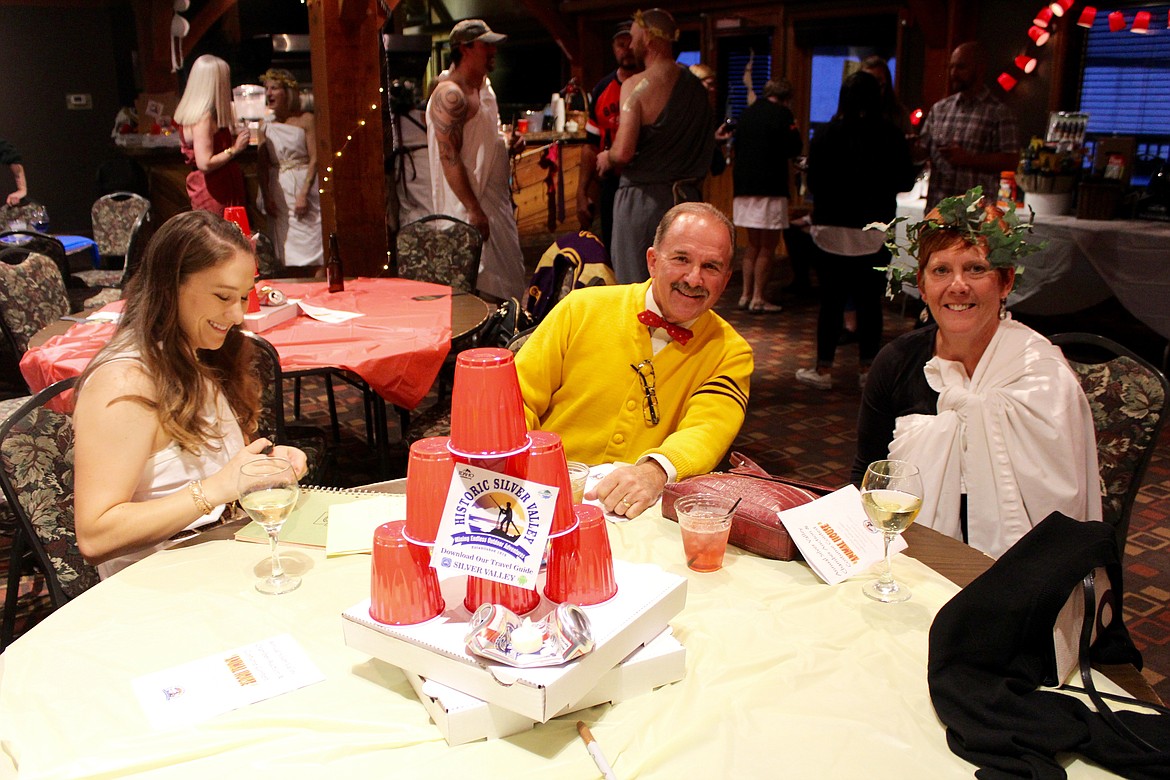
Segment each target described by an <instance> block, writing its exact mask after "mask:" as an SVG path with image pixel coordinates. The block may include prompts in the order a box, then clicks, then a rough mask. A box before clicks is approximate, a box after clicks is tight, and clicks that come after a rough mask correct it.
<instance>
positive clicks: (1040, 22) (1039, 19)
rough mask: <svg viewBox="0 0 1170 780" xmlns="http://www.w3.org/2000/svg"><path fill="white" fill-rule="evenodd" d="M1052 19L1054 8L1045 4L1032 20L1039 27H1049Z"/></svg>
mask: <svg viewBox="0 0 1170 780" xmlns="http://www.w3.org/2000/svg"><path fill="white" fill-rule="evenodd" d="M1051 21H1052V9H1051V8H1049V7H1048V6H1044V7H1043V8H1041V9H1040V10H1039V11H1037V12H1036V18H1035V19H1033V20H1032V24H1034V25H1036V26H1037V27H1047V26H1048V23H1049V22H1051Z"/></svg>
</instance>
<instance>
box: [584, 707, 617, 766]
mask: <svg viewBox="0 0 1170 780" xmlns="http://www.w3.org/2000/svg"><path fill="white" fill-rule="evenodd" d="M577 733H578V734H580V735H581V739H582V740H584V742H585V749H586V750H588V751H589V755H591V756H593V763H595V764H597V769H598V771H600V772H601V775H602V777H604V778H605V780H617V775H615V774H614V773H613V770H612V769H610V768H609V762H608V761H606V760H605V754H604V753H602V752H601V745H598V744H597V740H596V739H594V738H593V732H592V731H590V730H589V727H588V726H586V725H585V721H583V720H579V721H577Z"/></svg>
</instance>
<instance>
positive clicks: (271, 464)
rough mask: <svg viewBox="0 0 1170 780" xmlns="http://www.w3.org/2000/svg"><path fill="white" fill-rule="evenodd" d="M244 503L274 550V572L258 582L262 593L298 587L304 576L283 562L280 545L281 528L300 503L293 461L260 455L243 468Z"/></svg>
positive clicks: (244, 506)
mask: <svg viewBox="0 0 1170 780" xmlns="http://www.w3.org/2000/svg"><path fill="white" fill-rule="evenodd" d="M239 488H240V506H242V507H243V508H244V511H246V512H247V513H248V516H249V517H251V518H252V519H253V520H255V521H256V522H257V523H259V524H260V525H261V526H263V527H264V530H265V531H267V532H268V544H269V548H270V550H271V552H272V573H271V574H270V575H269V576H268V577H265V578H264V579H262V580H260V581H259V582H257V583H256V590H258V591H260V592H261V593H268V594H273V595H275V594H279V593H288V592H289V591H293V590H296V589H297V587H298V586H299V585H300V584H301V578H300V577H293V576H291V575H289V574H287V573H285V571H284V567H282V566H281V565H280V554H279V553H278V552H277V544H278V542H279V541H280V539H279V537H280V527H281V526H282V525H284V521H285V520H287V519H288V516H289V514H290V513H291V512H292V510H293V507H294V506H296V504H297V498H298V497H299V496H300V492H301V489H300V487H299V486H298V485H297V475H296V472H295V471H293V467H292V464H291V463H289V462H288V461H287V460H285V459H284V458H260V459H258V460H254V461H252V462H251V463H245V464H244V465H243V466H241V467H240V477H239Z"/></svg>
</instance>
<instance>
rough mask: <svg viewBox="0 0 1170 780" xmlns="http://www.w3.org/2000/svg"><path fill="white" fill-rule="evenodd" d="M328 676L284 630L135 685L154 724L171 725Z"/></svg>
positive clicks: (147, 677)
mask: <svg viewBox="0 0 1170 780" xmlns="http://www.w3.org/2000/svg"><path fill="white" fill-rule="evenodd" d="M324 679H325V675H323V674H321V671H320V670H319V669H318V668H317V666H316V665H315V664H314V663H313V661H312V660H311V659H310V658H309V656H308V655H306V653H305V651H304V650H303V649H302V648H301V646H300V645H299V644H297V642H296V640H295V639H293V638H292V635H290V634H281V635H280V636H276V637H272V638H271V639H265V640H263V641H261V642H256V643H254V644H250V645H244V646H243V647H238V648H236V649H234V650H229V651H228V652H226V653H218V654H216V655H212V656H208V657H207V658H201V659H199V660H198V661H191V662H190V663H186V664H181V665H179V666H175V667H172V668H170V669H164V670H162V671H161V672H153V673H151V674H146V675H143V676H142V677H137V678H135V679H134V680H132V681H131V685H132V686H133V688H134V694H135V695H136V696H137V697H138V702H139V704H141V705H142V709H143V710H144V711H145V712H146V717H147V719H149V720H150V723H151V725H152V726H153V727H154V728H156V729H170V728H177V727H180V726H189V725H192V724H195V723H199V722H201V721H204V720H207V719H208V718H212V717H214V716H216V715H220V714H223V713H225V712H230V711H231V710H234V709H238V708H240V707H243V706H246V705H248V704H255V703H256V702H258V701H263V700H265V699H270V698H272V697H273V696H279V695H280V694H282V693H288V692H289V691H293V690H296V689H297V688H303V687H305V686H306V685H312V684H313V683H317V682H321V681H322V680H324Z"/></svg>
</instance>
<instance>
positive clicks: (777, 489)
mask: <svg viewBox="0 0 1170 780" xmlns="http://www.w3.org/2000/svg"><path fill="white" fill-rule="evenodd" d="M729 460H730V461H731V465H732V468H731V471H729V472H721V471H715V472H712V473H710V474H702V475H699V476H697V477H690V478H688V479H684V480H682V481H681V482H674V483H672V484H669V485H667V486H666V489H665V490H663V491H662V516H663V517H666V518H669V519H671V520H675V521H677V520H678V515H677V514H676V513H675V511H674V502H675V501H677V500H678V499H680V498H682V497H683V496H689V495H692V494H694V493H714V494H716V495H721V496H730V497H732V498H738V499H742V500H741V501H740V503H739V506H738V507H736V509H735V514H734V515H733V516H732V518H731V535H730V536H729V537H728V540H727V541H728V543H730V544H733V545H735V546H736V547H738V548H740V549H741V550H747V551H748V552H753V553H755V554H756V555H760V556H762V557H764V558H773V559H776V560H781V561H791V560H794V559H796V558H799V557H800V552H799V551H798V550H797V549H796V545H795V544H793V542H792V539H791V538H789V536H788V531H787V530H786V529H785V528H784V524H783V523H781V522H780V518H779V517H777V516H776V513H777V512H780V511H783V510H785V509H792V508H793V507H796V506H800V505H801V504H807V503H808V502H809V501H812V500H813V499H815V498H818V497H820V496H823V495H826V494H827V493H830V492H832V490H831V489H830V488H827V487H824V486H822V485H814V484H812V483H808V482H801V481H799V480H791V479H781V478H780V477H774V476H772V475H771V474H769V473H768V472H767V471H765V470H764V469H762V468H760V466H759V465H758V464H756V462H755V461H753V460H752V459H751V458H748V457H746V456H744V455H742V454H740V453H738V452H733V453H731V456H730V458H729Z"/></svg>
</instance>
